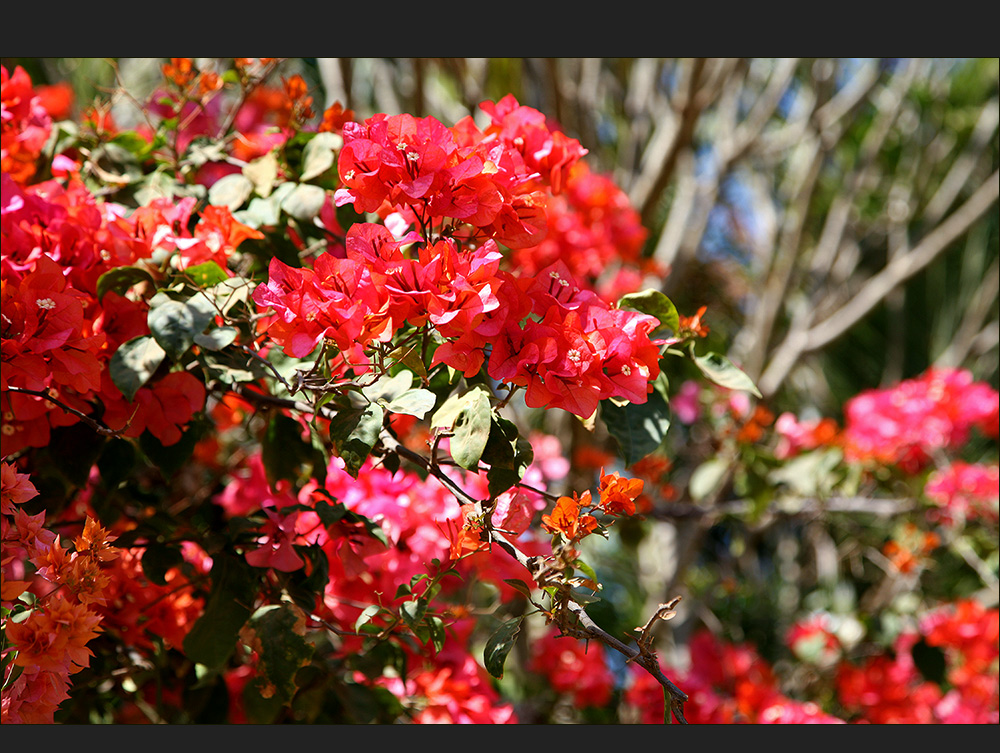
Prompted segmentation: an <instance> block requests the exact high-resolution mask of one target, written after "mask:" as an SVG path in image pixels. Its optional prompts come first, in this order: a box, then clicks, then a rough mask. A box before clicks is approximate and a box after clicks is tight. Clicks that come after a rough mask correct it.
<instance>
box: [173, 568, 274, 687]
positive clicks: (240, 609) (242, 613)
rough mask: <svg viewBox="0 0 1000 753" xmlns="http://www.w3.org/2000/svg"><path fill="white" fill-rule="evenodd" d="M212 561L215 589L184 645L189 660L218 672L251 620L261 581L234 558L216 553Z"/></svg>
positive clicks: (213, 585)
mask: <svg viewBox="0 0 1000 753" xmlns="http://www.w3.org/2000/svg"><path fill="white" fill-rule="evenodd" d="M212 562H213V564H212V573H211V576H212V590H211V592H210V593H209V595H208V600H207V602H206V603H205V611H204V612H203V613H202V615H201V617H199V618H198V621H197V622H195V623H194V625H193V626H192V628H191V631H190V632H189V633H188V634H187V637H186V638H185V639H184V644H183V645H184V653H185V654H186V655H187V657H188V658H189V659H191V660H192V661H195V662H198V663H199V664H203V665H205V666H206V667H208V668H209V669H210V670H218V669H221V668H222V665H223V664H225V663H226V660H227V659H229V656H230V655H231V654H232V653H233V650H234V649H235V648H236V640H237V638H238V637H239V632H240V629H241V628H242V627H243V625H244V624H245V623H246V621H247V619H249V617H250V614H251V608H250V605H251V604H253V599H254V597H255V595H256V593H257V588H258V582H257V578H255V577H253V575H252V568H251V567H250V566H249V565H247V564H246V563H244V562H243V561H242V560H241V559H240V558H238V557H236V556H235V555H227V554H225V553H222V554H215V555H213V556H212Z"/></svg>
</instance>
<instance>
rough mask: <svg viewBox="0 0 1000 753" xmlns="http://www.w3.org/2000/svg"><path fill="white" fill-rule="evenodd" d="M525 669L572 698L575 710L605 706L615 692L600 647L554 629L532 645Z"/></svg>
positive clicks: (604, 654)
mask: <svg viewBox="0 0 1000 753" xmlns="http://www.w3.org/2000/svg"><path fill="white" fill-rule="evenodd" d="M528 669H529V670H530V671H532V672H534V673H536V674H539V675H541V676H543V677H544V678H545V679H546V680H547V681H548V683H549V685H550V686H551V687H552V689H553V690H554V691H555V692H556V693H559V694H560V695H562V694H565V695H566V696H568V697H569V698H572V700H573V705H574V706H576V707H577V708H586V707H588V706H596V707H603V706H606V705H607V704H608V703H609V702H610V700H611V694H612V692H613V691H614V688H615V677H614V675H613V674H612V672H611V668H610V667H609V666H608V661H607V656H606V650H605V648H604V646H603V645H602V644H600V643H591V644H589V645H588V644H587V643H583V642H581V641H578V640H576V639H574V638H571V637H568V636H562V635H560V634H559V631H558V630H555V629H550V630H549V631H548V632H546V633H545V635H543V636H542V637H541V638H539V639H538V640H536V641H535V642H534V643H533V644H532V647H531V660H530V662H529V663H528ZM661 701H662V699H661Z"/></svg>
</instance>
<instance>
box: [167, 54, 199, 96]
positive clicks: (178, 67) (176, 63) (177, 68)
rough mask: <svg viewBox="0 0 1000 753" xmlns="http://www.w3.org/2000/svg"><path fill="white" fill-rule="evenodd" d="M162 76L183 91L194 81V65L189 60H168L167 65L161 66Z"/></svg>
mask: <svg viewBox="0 0 1000 753" xmlns="http://www.w3.org/2000/svg"><path fill="white" fill-rule="evenodd" d="M162 70H163V75H164V77H165V78H167V79H168V80H170V81H173V82H174V83H175V84H176V85H177V86H179V87H180V88H181V89H183V88H184V87H185V86H187V85H188V84H190V83H191V81H193V80H194V77H195V75H196V74H195V72H194V65H193V64H192V63H191V58H170V62H169V63H165V64H164V65H163V66H162Z"/></svg>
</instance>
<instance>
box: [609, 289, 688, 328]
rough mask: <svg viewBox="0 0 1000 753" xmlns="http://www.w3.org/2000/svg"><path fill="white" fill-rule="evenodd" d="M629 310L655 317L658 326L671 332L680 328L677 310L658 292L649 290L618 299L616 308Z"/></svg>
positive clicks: (671, 302)
mask: <svg viewBox="0 0 1000 753" xmlns="http://www.w3.org/2000/svg"><path fill="white" fill-rule="evenodd" d="M626 307H627V308H630V309H635V310H636V311H640V312H642V313H643V314H649V315H650V316H655V317H656V318H657V319H659V320H660V324H661V325H662V326H664V327H669V328H670V329H671V330H672V331H673V332H677V330H678V329H679V328H680V316H679V315H678V314H677V308H676V307H675V306H674V304H673V301H671V300H670V299H669V298H667V296H665V295H664V294H663V293H661V292H660V291H659V290H655V289H652V288H650V289H649V290H643V291H642V292H640V293H629V294H628V295H623V296H622V297H621V298H619V299H618V308H626Z"/></svg>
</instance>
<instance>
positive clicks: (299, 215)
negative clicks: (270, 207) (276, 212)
mask: <svg viewBox="0 0 1000 753" xmlns="http://www.w3.org/2000/svg"><path fill="white" fill-rule="evenodd" d="M325 200H326V191H324V190H323V189H322V188H320V187H319V186H314V185H310V184H309V183H300V184H299V185H297V186H295V189H294V190H293V191H292V192H291V193H290V194H288V196H286V197H285V199H284V200H283V201H282V202H281V208H282V209H283V210H284V211H285V212H287V213H288V214H290V215H291V216H292V217H294V218H295V219H297V220H303V221H305V220H311V219H312V218H313V217H315V216H316V215H318V214H319V210H320V209H322V208H323V202H324V201H325Z"/></svg>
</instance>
